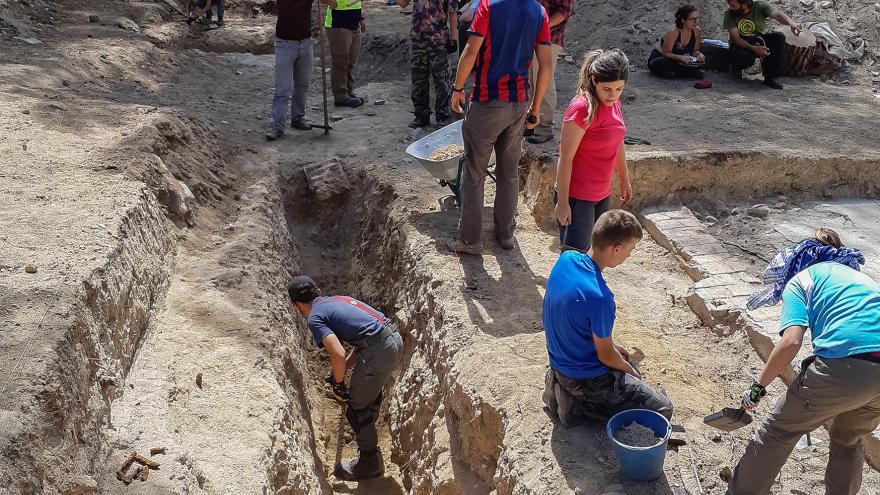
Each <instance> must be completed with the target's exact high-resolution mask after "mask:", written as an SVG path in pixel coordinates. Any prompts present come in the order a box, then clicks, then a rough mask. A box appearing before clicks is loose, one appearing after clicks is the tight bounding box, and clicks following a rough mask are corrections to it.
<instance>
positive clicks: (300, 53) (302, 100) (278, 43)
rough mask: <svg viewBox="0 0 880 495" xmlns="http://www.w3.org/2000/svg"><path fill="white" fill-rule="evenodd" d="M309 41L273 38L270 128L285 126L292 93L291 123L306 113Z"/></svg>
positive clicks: (311, 57)
mask: <svg viewBox="0 0 880 495" xmlns="http://www.w3.org/2000/svg"><path fill="white" fill-rule="evenodd" d="M313 46H314V42H313V41H312V39H311V38H306V39H304V40H300V41H291V40H282V39H278V38H275V96H274V97H273V98H272V127H273V128H275V129H284V128H285V126H286V121H287V118H286V114H287V101H288V99H290V94H291V92H292V93H293V102H292V103H291V107H290V119H291V120H296V119H301V118H303V116H304V115H305V112H306V97H307V96H308V95H309V78H310V77H311V75H312V66H313V65H314V62H315V55H314V50H313Z"/></svg>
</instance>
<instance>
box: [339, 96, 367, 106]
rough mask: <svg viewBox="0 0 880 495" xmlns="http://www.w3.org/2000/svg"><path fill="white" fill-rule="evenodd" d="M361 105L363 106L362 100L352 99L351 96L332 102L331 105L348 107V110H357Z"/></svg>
mask: <svg viewBox="0 0 880 495" xmlns="http://www.w3.org/2000/svg"><path fill="white" fill-rule="evenodd" d="M363 104H364V100H361V99H360V98H353V97H351V96H349V97H348V98H346V99H344V100H342V101H336V102H333V105H335V106H337V107H349V108H357V107H359V106H361V105H363Z"/></svg>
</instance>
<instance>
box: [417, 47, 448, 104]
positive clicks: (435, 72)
mask: <svg viewBox="0 0 880 495" xmlns="http://www.w3.org/2000/svg"><path fill="white" fill-rule="evenodd" d="M411 60H412V101H413V106H414V107H415V112H413V113H415V115H416V117H422V118H429V117H430V116H431V87H430V80H431V79H433V80H434V113H435V114H436V118H437V120H438V121H445V120H448V119H449V98H450V95H449V91H450V88H449V54H448V53H447V52H446V47H445V46H443V45H438V44H436V43H433V42H431V41H422V40H413V41H412V54H411Z"/></svg>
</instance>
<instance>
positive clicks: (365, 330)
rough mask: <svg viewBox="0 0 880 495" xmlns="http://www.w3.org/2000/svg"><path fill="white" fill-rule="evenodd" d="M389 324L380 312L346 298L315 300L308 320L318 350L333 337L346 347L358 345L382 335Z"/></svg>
mask: <svg viewBox="0 0 880 495" xmlns="http://www.w3.org/2000/svg"><path fill="white" fill-rule="evenodd" d="M387 322H388V319H387V318H386V317H385V315H383V314H382V313H381V312H379V311H378V310H376V309H374V308H372V307H371V306H369V305H367V304H364V303H363V302H361V301H358V300H357V299H352V298H350V297H344V296H332V297H318V298H315V300H314V302H313V303H312V312H311V313H309V319H308V325H309V330H311V331H312V336H313V337H314V338H315V342H316V343H317V344H318V347H322V346H323V344H322V343H321V341H322V340H324V337H326V336H328V335H330V334H336V337H338V338H339V340H341V341H343V342H345V343H348V344H353V343H356V342H358V341H361V340H363V339H365V338H367V337H371V336H373V335H376V334H377V333H379V332H381V331H382V327H384V326H385V324H386V323H387Z"/></svg>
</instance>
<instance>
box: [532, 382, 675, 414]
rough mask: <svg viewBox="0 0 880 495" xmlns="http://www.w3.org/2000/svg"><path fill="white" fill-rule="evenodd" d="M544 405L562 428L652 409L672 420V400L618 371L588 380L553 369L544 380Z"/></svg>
mask: <svg viewBox="0 0 880 495" xmlns="http://www.w3.org/2000/svg"><path fill="white" fill-rule="evenodd" d="M543 398H544V404H546V406H547V408H548V409H549V410H550V413H551V415H552V416H554V417H556V418H558V419H559V422H560V423H562V425H563V426H574V425H577V424H580V423H582V422H583V421H584V420H586V419H588V418H590V419H599V420H606V419H608V418H610V417H611V416H613V415H615V414H617V413H619V412H621V411H626V410H627V409H650V410H652V411H657V412H658V413H660V414H662V415H664V416H666V418H667V419H668V418H671V417H672V403H671V402H670V401H669V399H668V398H667V397H666V396H665V395H663V394H661V393H660V392H658V391H657V390H654V389H653V388H651V386H650V385H648V384H647V383H645V382H643V381H642V380H639V379H638V378H636V377H634V376H632V375H629V374H627V373H624V372H622V371H618V370H611V372H610V373H607V374H605V375H602V376H597V377H596V378H590V379H586V380H577V379H574V378H569V377H567V376H565V375H563V374H562V373H559V372H558V371H555V370H554V369H553V368H550V369H548V370H547V376H546V377H545V380H544V397H543Z"/></svg>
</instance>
